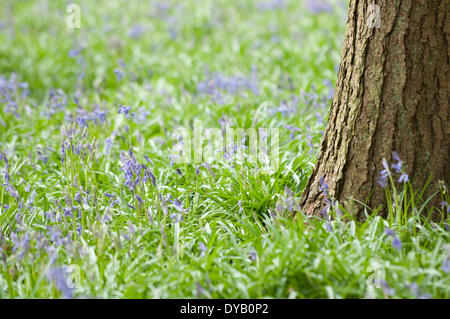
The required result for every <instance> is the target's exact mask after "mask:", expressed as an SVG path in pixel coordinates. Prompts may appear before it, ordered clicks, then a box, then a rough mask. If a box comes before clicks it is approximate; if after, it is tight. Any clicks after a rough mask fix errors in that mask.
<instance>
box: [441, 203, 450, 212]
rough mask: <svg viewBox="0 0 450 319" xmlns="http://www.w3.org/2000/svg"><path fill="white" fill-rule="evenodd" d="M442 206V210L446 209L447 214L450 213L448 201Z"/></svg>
mask: <svg viewBox="0 0 450 319" xmlns="http://www.w3.org/2000/svg"><path fill="white" fill-rule="evenodd" d="M440 204H441V209H442V210H443V209H444V208H446V211H447V213H450V205H449V204H448V203H447V202H446V201H442V202H441V203H440Z"/></svg>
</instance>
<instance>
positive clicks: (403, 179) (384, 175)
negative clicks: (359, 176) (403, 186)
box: [378, 151, 409, 187]
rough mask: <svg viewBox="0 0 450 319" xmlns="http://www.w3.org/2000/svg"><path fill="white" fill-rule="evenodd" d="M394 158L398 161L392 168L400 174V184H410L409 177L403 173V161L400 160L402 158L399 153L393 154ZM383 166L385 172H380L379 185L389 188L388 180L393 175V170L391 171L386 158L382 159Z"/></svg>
mask: <svg viewBox="0 0 450 319" xmlns="http://www.w3.org/2000/svg"><path fill="white" fill-rule="evenodd" d="M392 158H393V159H394V160H395V161H396V163H393V164H392V165H391V167H392V168H393V169H394V171H395V173H397V174H399V175H400V177H399V179H398V182H399V183H408V182H409V176H408V174H406V173H405V172H404V171H403V161H402V160H401V159H400V156H399V155H398V153H397V152H395V151H394V152H392ZM381 164H382V165H383V168H384V169H383V170H382V171H381V172H380V174H379V177H378V184H379V185H380V186H381V187H386V186H387V182H388V181H387V179H388V177H389V176H391V175H392V173H391V170H390V169H389V164H388V162H387V161H386V159H385V158H383V159H382V161H381Z"/></svg>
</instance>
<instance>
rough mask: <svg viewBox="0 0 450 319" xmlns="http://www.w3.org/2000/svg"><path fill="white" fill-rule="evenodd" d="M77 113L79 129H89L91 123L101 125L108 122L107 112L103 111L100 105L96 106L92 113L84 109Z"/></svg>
mask: <svg viewBox="0 0 450 319" xmlns="http://www.w3.org/2000/svg"><path fill="white" fill-rule="evenodd" d="M77 113H78V115H77V117H76V120H75V122H76V123H77V124H78V126H79V127H88V123H89V122H92V123H94V124H95V125H100V124H103V123H105V122H106V114H107V111H103V110H101V109H100V106H99V105H96V106H95V109H94V110H93V111H92V112H87V111H86V110H84V109H78V110H77Z"/></svg>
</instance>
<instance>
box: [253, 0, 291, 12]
mask: <svg viewBox="0 0 450 319" xmlns="http://www.w3.org/2000/svg"><path fill="white" fill-rule="evenodd" d="M285 6H286V4H285V2H284V0H268V1H261V2H260V3H258V9H259V10H263V11H265V10H277V9H283V8H284V7H285Z"/></svg>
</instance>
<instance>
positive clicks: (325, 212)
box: [319, 176, 339, 232]
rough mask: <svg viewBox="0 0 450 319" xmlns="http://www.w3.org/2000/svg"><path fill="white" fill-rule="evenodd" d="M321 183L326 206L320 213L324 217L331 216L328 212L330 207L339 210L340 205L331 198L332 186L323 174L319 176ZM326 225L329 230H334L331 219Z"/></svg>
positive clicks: (320, 187) (320, 189) (320, 188)
mask: <svg viewBox="0 0 450 319" xmlns="http://www.w3.org/2000/svg"><path fill="white" fill-rule="evenodd" d="M319 184H320V186H319V191H321V192H322V193H323V198H324V202H325V206H324V207H323V208H322V210H321V211H320V215H321V216H322V217H323V218H328V217H329V215H328V212H329V211H330V208H331V207H336V209H338V210H339V207H338V205H334V203H333V200H332V199H331V198H330V194H329V190H330V187H329V186H328V183H327V182H326V181H325V178H324V177H323V176H322V177H320V178H319ZM325 227H326V229H327V231H328V232H331V231H332V228H331V223H330V222H329V221H327V223H326V225H325Z"/></svg>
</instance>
